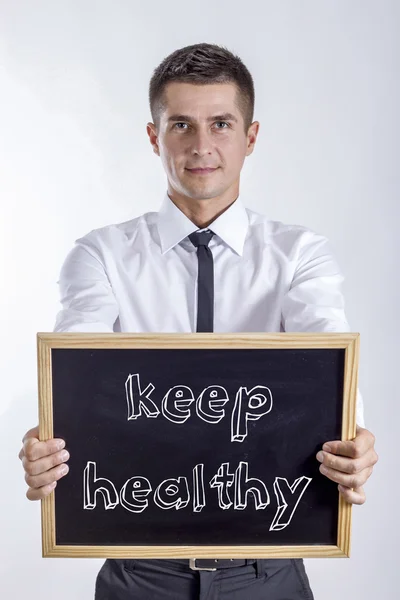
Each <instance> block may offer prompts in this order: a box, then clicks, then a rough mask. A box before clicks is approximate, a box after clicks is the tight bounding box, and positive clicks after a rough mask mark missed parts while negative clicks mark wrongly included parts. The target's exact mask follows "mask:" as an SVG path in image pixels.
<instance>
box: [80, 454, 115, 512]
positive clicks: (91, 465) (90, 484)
mask: <svg viewBox="0 0 400 600" xmlns="http://www.w3.org/2000/svg"><path fill="white" fill-rule="evenodd" d="M98 493H100V494H101V495H102V496H103V500H104V508H105V509H106V510H110V509H112V508H115V507H116V506H117V504H118V493H117V490H116V489H115V486H114V484H113V483H112V481H110V480H109V479H105V478H104V477H96V463H95V462H93V461H88V462H87V464H86V467H85V469H84V471H83V508H85V509H88V510H93V509H94V508H96V500H97V494H98Z"/></svg>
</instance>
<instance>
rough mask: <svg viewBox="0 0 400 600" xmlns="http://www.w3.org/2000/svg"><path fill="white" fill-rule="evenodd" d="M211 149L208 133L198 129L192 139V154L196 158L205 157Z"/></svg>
mask: <svg viewBox="0 0 400 600" xmlns="http://www.w3.org/2000/svg"><path fill="white" fill-rule="evenodd" d="M211 149H212V144H211V138H210V136H209V134H208V132H207V131H203V130H202V129H198V130H197V132H196V133H195V134H194V135H193V138H192V153H193V154H197V155H198V156H205V155H206V154H210V153H211Z"/></svg>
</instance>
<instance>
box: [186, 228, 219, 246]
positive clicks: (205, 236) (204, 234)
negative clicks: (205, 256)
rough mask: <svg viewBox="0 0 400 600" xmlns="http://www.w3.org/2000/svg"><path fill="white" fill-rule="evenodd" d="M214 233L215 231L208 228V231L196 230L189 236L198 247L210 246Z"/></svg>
mask: <svg viewBox="0 0 400 600" xmlns="http://www.w3.org/2000/svg"><path fill="white" fill-rule="evenodd" d="M213 235H214V232H213V231H211V230H210V229H206V231H195V232H194V233H191V234H190V235H189V236H188V237H189V240H190V241H191V242H192V244H193V245H194V246H196V248H198V247H199V246H208V244H209V243H210V240H211V238H212V236H213Z"/></svg>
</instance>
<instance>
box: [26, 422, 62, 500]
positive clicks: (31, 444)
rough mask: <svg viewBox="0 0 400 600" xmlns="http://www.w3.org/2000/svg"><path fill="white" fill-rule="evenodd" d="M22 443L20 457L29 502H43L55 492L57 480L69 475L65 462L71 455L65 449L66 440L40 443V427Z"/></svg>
mask: <svg viewBox="0 0 400 600" xmlns="http://www.w3.org/2000/svg"><path fill="white" fill-rule="evenodd" d="M22 443H23V446H22V448H21V451H20V453H19V455H18V457H19V458H20V460H21V461H22V466H23V468H24V470H25V481H26V483H27V484H28V486H29V488H28V490H27V492H26V497H27V498H28V500H41V499H42V498H44V497H45V496H48V495H49V494H50V493H51V492H52V491H53V490H54V488H55V487H56V485H57V480H58V479H61V477H64V475H66V474H67V473H68V471H69V467H68V465H67V464H65V461H67V460H68V459H69V453H68V452H67V450H65V449H64V447H65V442H64V440H60V439H59V438H53V439H51V440H47V442H40V441H39V426H37V427H34V428H33V429H30V430H29V431H27V432H26V434H25V435H24V437H23V438H22Z"/></svg>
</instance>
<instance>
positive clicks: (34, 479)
mask: <svg viewBox="0 0 400 600" xmlns="http://www.w3.org/2000/svg"><path fill="white" fill-rule="evenodd" d="M68 471H69V467H68V465H67V464H64V463H63V464H62V465H57V467H54V468H53V469H50V470H49V471H46V472H45V473H40V474H39V475H30V474H29V473H25V481H26V483H27V484H28V486H29V487H30V488H33V489H38V488H41V487H43V486H45V485H49V484H51V483H53V481H58V480H59V479H61V478H62V477H64V476H65V475H66V474H67V473H68Z"/></svg>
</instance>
